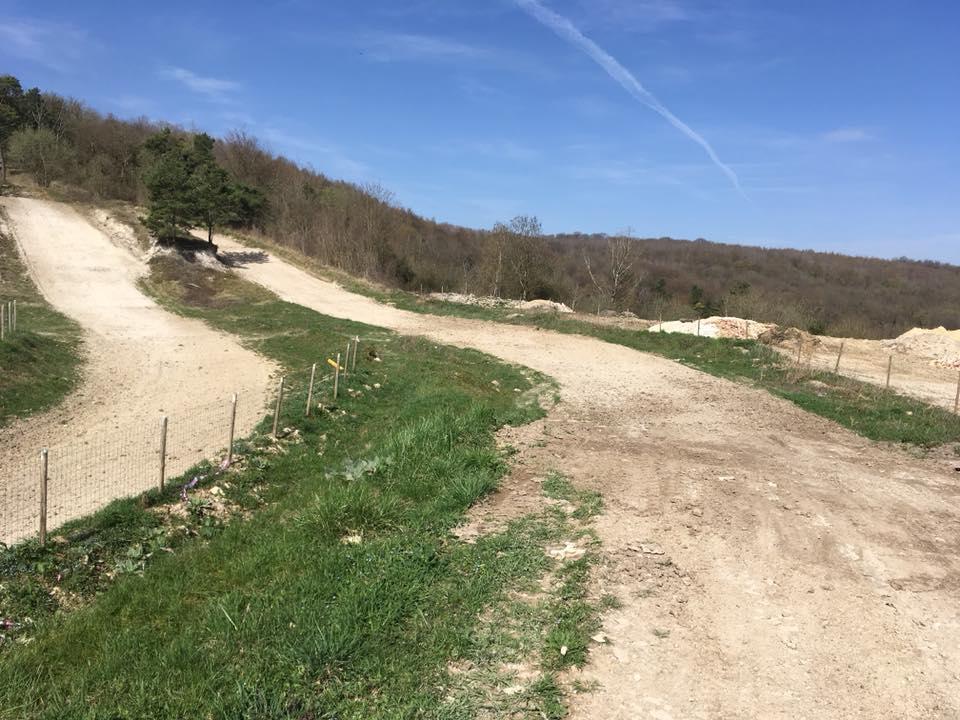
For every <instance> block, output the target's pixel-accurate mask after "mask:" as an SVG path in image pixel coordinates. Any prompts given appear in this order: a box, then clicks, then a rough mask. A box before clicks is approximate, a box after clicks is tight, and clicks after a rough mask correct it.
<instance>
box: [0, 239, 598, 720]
mask: <svg viewBox="0 0 960 720" xmlns="http://www.w3.org/2000/svg"><path fill="white" fill-rule="evenodd" d="M154 263H155V267H154V273H153V275H152V277H151V278H150V279H149V280H147V281H146V287H147V289H148V290H149V291H150V292H151V293H153V294H154V295H155V296H156V297H157V299H158V300H160V301H161V302H162V303H163V304H164V305H165V306H167V307H168V308H171V309H175V310H177V311H179V312H182V313H184V314H188V315H191V316H196V317H201V318H203V319H205V320H206V321H207V322H209V323H211V324H212V325H214V326H215V327H218V328H220V329H223V330H226V331H229V332H233V333H236V334H237V335H239V336H240V337H241V338H243V339H244V340H245V341H246V342H248V343H249V344H250V345H251V346H253V347H256V348H257V349H258V350H260V351H261V352H263V353H265V354H267V355H269V356H271V357H273V358H275V359H276V360H277V361H278V362H280V363H282V364H283V365H284V366H286V367H287V368H288V370H289V371H290V373H289V377H290V378H291V389H292V391H293V392H292V395H291V396H290V400H289V402H288V403H287V404H286V406H285V407H286V410H285V412H284V415H283V417H282V418H281V420H282V422H281V424H280V426H281V428H285V429H284V432H283V437H282V439H281V440H280V441H279V442H277V443H274V442H273V441H271V440H269V439H267V438H265V437H263V436H262V435H255V436H254V437H253V438H251V439H250V440H249V441H244V442H243V443H241V444H239V445H238V446H237V448H236V451H237V454H238V455H239V456H240V458H241V459H240V461H239V462H238V463H237V464H236V466H235V467H234V468H232V469H230V470H228V471H226V472H223V473H220V474H215V473H214V468H213V467H212V466H210V465H203V466H201V467H198V468H195V469H194V470H193V471H192V472H191V473H188V474H187V475H186V476H184V478H182V479H181V480H180V481H171V482H170V490H169V492H168V493H167V494H166V495H160V494H159V493H149V494H147V495H145V496H143V497H142V498H138V499H128V500H122V501H118V502H116V503H114V504H112V505H111V506H109V507H108V508H106V509H105V510H103V511H101V512H100V513H98V514H97V515H96V516H94V517H92V518H88V519H84V520H80V521H77V522H74V523H71V524H70V525H68V526H66V527H64V528H62V529H60V530H58V531H57V532H56V533H55V534H54V536H53V537H52V539H51V542H50V543H49V545H48V547H47V548H46V549H44V548H40V547H38V546H37V544H36V543H35V542H28V543H24V544H21V545H19V546H17V547H14V548H10V549H7V550H5V551H3V552H0V622H2V623H3V624H2V626H0V708H2V709H0V718H4V719H6V718H11V719H12V718H17V719H18V720H19V719H21V718H57V719H58V720H60V719H67V718H108V717H110V718H113V717H137V718H169V717H211V718H213V717H222V718H227V717H256V718H298V719H302V718H320V717H331V718H332V717H337V718H368V717H397V718H400V717H412V716H417V717H436V718H473V717H477V716H478V715H479V714H481V712H485V711H487V710H488V709H489V708H490V707H492V706H494V705H495V706H497V707H499V708H501V710H502V716H503V717H531V718H534V717H536V718H542V717H547V718H559V717H562V716H563V714H564V712H565V711H564V700H563V696H564V692H563V687H564V685H563V679H562V677H561V676H559V675H558V674H557V673H558V672H559V671H561V670H562V669H563V668H565V667H569V666H572V665H579V664H582V663H583V662H584V660H585V658H586V650H587V647H588V644H589V634H590V632H592V631H593V630H594V629H595V628H596V626H597V610H598V609H597V607H596V604H594V603H592V602H591V601H590V600H589V598H588V597H587V593H586V577H587V570H588V568H589V565H590V563H592V562H593V559H594V557H595V552H596V547H595V546H596V540H595V538H594V536H593V533H592V531H591V530H590V520H591V518H592V517H593V515H594V514H595V513H596V512H597V511H598V510H599V507H600V504H599V500H598V498H596V497H595V496H592V495H591V496H589V497H588V496H586V495H584V496H583V497H582V498H581V496H580V495H579V494H577V493H576V491H574V490H573V489H572V488H571V487H570V486H569V484H568V483H566V482H565V481H562V479H559V478H554V479H553V480H552V481H551V482H550V483H549V484H547V485H546V486H545V489H546V491H547V493H548V494H550V495H553V496H554V497H559V496H561V495H562V496H563V497H564V498H568V502H569V503H570V505H569V507H568V508H567V509H564V508H561V507H558V506H556V505H553V504H549V505H547V506H546V508H545V509H544V510H543V511H542V512H540V513H538V514H534V515H531V516H527V517H523V518H519V519H517V520H515V521H514V522H512V523H510V524H509V525H508V526H506V527H505V528H504V529H503V530H501V531H499V532H494V533H491V534H489V535H485V536H481V537H480V538H478V539H477V540H476V541H475V542H471V543H468V542H465V541H461V540H459V539H457V537H456V536H455V535H453V534H452V533H451V530H452V529H453V528H454V527H455V526H457V525H458V524H459V523H461V522H462V520H463V518H464V513H465V512H466V511H467V509H468V508H469V507H470V506H471V504H473V503H474V502H475V501H476V500H477V499H478V498H480V497H481V496H483V495H484V494H485V493H488V492H490V490H491V489H492V488H494V487H495V485H496V483H497V480H498V478H499V477H500V475H501V474H502V473H503V472H504V470H505V467H506V464H505V460H506V454H507V453H508V450H504V451H501V450H498V449H497V447H496V445H495V443H494V437H493V432H494V430H495V429H496V428H497V427H499V426H501V425H503V424H505V423H510V424H518V423H523V422H526V421H529V420H530V419H532V418H534V417H536V416H537V415H539V414H541V412H542V411H541V410H540V408H539V405H538V404H537V403H536V401H535V399H534V397H535V394H534V392H533V390H534V388H535V387H536V386H537V385H539V384H540V383H542V382H543V379H542V378H539V377H537V376H535V375H533V374H532V373H530V372H528V371H524V370H523V369H521V368H516V367H511V366H507V365H504V364H501V363H498V362H496V361H494V360H493V359H491V358H489V357H487V356H484V355H482V354H480V353H476V352H471V351H465V350H454V349H451V348H445V347H437V346H435V345H433V344H431V343H427V342H424V341H420V340H415V339H407V338H401V337H398V336H395V335H393V334H391V333H388V332H385V331H382V330H378V329H374V328H370V327H367V326H364V325H359V324H356V323H350V322H345V321H339V320H333V319H331V318H327V317H324V316H322V315H319V314H317V313H314V312H312V311H310V310H307V309H305V308H303V307H300V306H296V305H291V304H288V303H284V302H280V301H279V300H277V299H276V298H275V297H274V296H272V295H269V294H268V293H266V292H264V291H263V290H261V289H259V288H256V287H255V286H252V285H248V284H247V283H245V282H243V281H241V280H239V279H238V278H236V277H235V276H233V275H231V274H229V273H219V272H215V271H211V270H207V269H205V268H201V267H199V266H197V265H190V264H186V263H183V262H182V261H181V260H179V259H176V258H173V257H167V258H158V259H157V260H155V261H154ZM193 286H200V288H201V289H199V290H198V288H196V287H193ZM355 334H359V335H360V336H361V338H362V343H361V350H362V355H361V358H360V360H359V362H358V370H357V372H356V374H355V375H354V377H353V379H352V381H351V382H350V383H349V384H348V385H347V387H346V389H345V391H344V393H343V395H342V396H341V398H340V399H339V400H338V401H337V402H333V401H332V399H331V398H330V394H329V390H328V379H324V381H323V383H324V388H327V389H326V390H324V391H323V392H321V393H320V395H319V396H318V407H317V408H316V411H315V412H314V413H313V415H312V417H310V418H305V417H304V416H303V402H304V397H303V390H304V386H303V375H302V370H301V369H302V368H305V367H308V365H309V364H310V363H312V362H315V361H316V360H317V359H318V356H321V357H322V353H323V352H325V351H326V352H327V354H329V351H331V350H333V349H335V348H338V347H339V346H340V345H341V343H342V342H343V340H344V338H346V337H349V336H352V335H355ZM494 381H496V382H494ZM513 388H517V389H519V390H520V391H521V392H520V393H516V392H512V389H513ZM508 389H510V390H511V391H508ZM261 429H262V428H261ZM192 476H202V477H203V478H204V479H203V480H201V481H200V482H198V483H197V484H196V486H194V487H191V486H190V485H189V484H188V483H187V480H189V479H190V478H191V477H192ZM180 492H182V493H183V494H184V495H183V497H184V498H185V499H182V500H178V493H180ZM545 502H548V503H549V502H550V501H549V500H546V501H545ZM581 507H582V508H583V509H582V510H581ZM566 543H576V544H578V546H580V547H582V548H583V549H584V551H583V553H582V554H581V556H580V557H577V558H575V559H570V560H565V559H563V558H555V557H551V556H550V554H549V553H547V552H545V549H546V548H547V547H548V546H549V545H551V544H559V545H562V546H563V545H565V544H566ZM544 576H546V578H547V579H546V580H544V579H543V578H544ZM508 616H509V617H512V618H514V619H515V620H516V622H515V623H511V624H510V625H509V626H507V625H506V624H505V623H502V622H500V621H499V620H500V618H504V617H508ZM561 650H563V652H561ZM520 667H522V668H523V672H522V673H520V674H519V676H518V670H517V669H518V668H520ZM505 689H509V692H506V691H505Z"/></svg>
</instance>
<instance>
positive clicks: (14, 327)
mask: <svg viewBox="0 0 960 720" xmlns="http://www.w3.org/2000/svg"><path fill="white" fill-rule="evenodd" d="M13 329H14V331H16V329H17V301H16V300H14V301H13Z"/></svg>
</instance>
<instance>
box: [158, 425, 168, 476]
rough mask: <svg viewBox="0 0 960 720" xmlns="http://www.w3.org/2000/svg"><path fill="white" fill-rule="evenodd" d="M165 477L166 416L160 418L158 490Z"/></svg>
mask: <svg viewBox="0 0 960 720" xmlns="http://www.w3.org/2000/svg"><path fill="white" fill-rule="evenodd" d="M166 479H167V416H166V415H164V416H163V417H162V418H160V492H163V485H164V483H165V482H166Z"/></svg>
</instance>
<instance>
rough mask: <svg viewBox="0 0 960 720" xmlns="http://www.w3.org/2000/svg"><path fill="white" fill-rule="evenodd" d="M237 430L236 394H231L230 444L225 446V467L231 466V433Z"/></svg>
mask: <svg viewBox="0 0 960 720" xmlns="http://www.w3.org/2000/svg"><path fill="white" fill-rule="evenodd" d="M236 428H237V394H236V393H234V394H233V400H232V401H231V402H230V442H229V444H228V445H227V467H230V466H231V465H233V433H234V430H236Z"/></svg>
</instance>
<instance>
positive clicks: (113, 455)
mask: <svg viewBox="0 0 960 720" xmlns="http://www.w3.org/2000/svg"><path fill="white" fill-rule="evenodd" d="M344 348H346V339H345V340H344ZM352 348H353V349H352V351H351V352H352V353H353V354H354V355H355V354H356V344H355V343H354V344H353V346H352ZM347 355H348V352H347V351H346V349H344V350H342V351H340V353H339V355H338V353H337V352H333V353H328V354H324V355H321V357H320V358H319V359H318V361H317V364H316V365H315V366H313V367H308V368H305V369H300V370H296V371H294V372H291V373H288V374H286V375H285V376H284V377H283V378H282V379H280V378H278V379H277V381H276V382H274V383H271V385H270V387H267V388H264V387H247V388H238V391H237V394H236V401H234V397H233V396H231V397H225V398H223V399H222V400H220V401H217V402H213V403H208V404H205V405H198V406H196V407H194V408H191V410H190V412H189V413H184V414H181V415H177V416H169V417H166V416H162V415H159V414H158V416H157V418H156V421H155V422H152V423H151V422H144V423H139V424H136V425H134V426H131V427H127V428H123V429H118V428H116V427H115V426H113V425H111V426H109V427H105V428H101V429H99V430H98V429H97V428H92V429H90V431H88V432H86V433H85V434H84V439H83V440H81V441H75V442H65V443H60V444H51V445H49V446H47V447H46V448H41V447H37V448H36V449H35V450H33V451H31V452H30V453H29V454H28V455H27V456H25V457H21V458H19V459H16V460H14V461H13V462H12V463H7V466H5V467H3V468H0V542H3V543H6V544H10V543H13V542H17V541H20V540H23V539H25V538H27V537H30V536H32V535H36V534H37V533H40V534H41V539H42V531H41V527H45V529H46V530H49V531H52V530H54V529H55V528H57V527H58V526H60V525H62V524H64V523H66V522H68V521H70V520H73V519H76V518H79V517H82V516H84V515H88V514H90V513H92V512H94V511H96V510H98V509H100V508H102V507H104V506H105V505H107V504H109V503H110V502H111V501H113V500H116V499H118V498H123V497H129V496H134V495H138V494H140V493H143V492H145V491H148V490H152V489H154V488H160V487H162V483H164V482H166V481H167V480H168V479H170V478H176V477H178V476H180V475H183V474H184V473H186V472H187V471H188V470H190V469H191V468H192V467H194V466H195V465H197V464H198V463H200V462H202V461H204V460H207V461H215V462H217V463H220V462H221V461H224V460H225V459H226V458H227V455H228V453H227V451H228V448H229V447H230V446H231V438H233V440H234V441H236V440H240V439H242V438H245V437H248V436H250V435H251V434H252V433H254V432H255V431H256V432H260V433H263V434H271V433H273V434H280V433H282V432H284V430H285V429H286V428H287V427H289V426H295V425H296V421H297V419H298V418H302V417H303V416H304V415H305V414H306V413H307V411H308V399H309V400H310V401H312V403H313V405H314V407H315V406H316V404H318V403H322V402H328V401H329V400H331V399H334V393H335V392H336V393H341V392H345V391H346V387H347V385H348V382H349V381H348V380H347V379H346V378H344V375H346V374H347V373H349V371H350V369H351V365H353V364H354V363H356V359H355V357H354V356H353V355H351V359H350V360H349V361H348V360H347ZM338 358H339V360H340V365H337V364H336V360H337V359H338ZM341 369H342V371H343V372H342V373H341ZM311 380H312V384H311ZM281 383H282V387H283V390H282V397H281V393H280V386H281ZM311 388H312V389H311ZM278 400H279V401H280V402H278ZM278 408H279V409H280V413H279V415H278V414H276V411H277V409H278ZM164 420H165V423H164ZM275 420H276V421H275ZM44 451H45V452H44ZM44 489H45V497H44ZM44 511H45V512H44Z"/></svg>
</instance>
